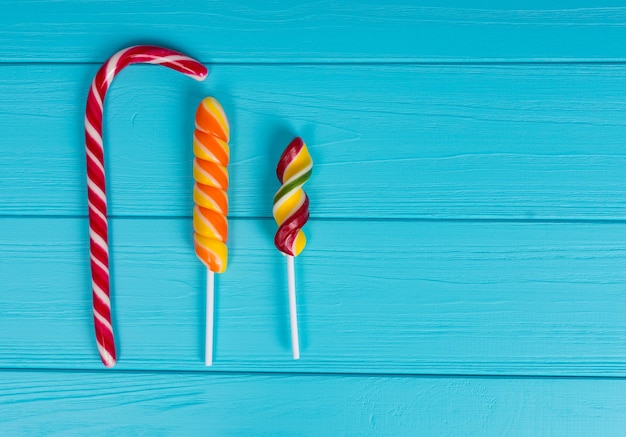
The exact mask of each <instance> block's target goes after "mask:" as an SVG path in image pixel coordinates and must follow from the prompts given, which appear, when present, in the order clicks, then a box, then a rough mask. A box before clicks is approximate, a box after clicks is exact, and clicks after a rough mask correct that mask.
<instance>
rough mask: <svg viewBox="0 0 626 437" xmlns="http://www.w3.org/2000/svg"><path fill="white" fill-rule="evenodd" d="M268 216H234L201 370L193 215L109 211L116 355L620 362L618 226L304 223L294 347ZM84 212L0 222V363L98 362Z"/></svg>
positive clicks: (419, 362) (274, 366)
mask: <svg viewBox="0 0 626 437" xmlns="http://www.w3.org/2000/svg"><path fill="white" fill-rule="evenodd" d="M274 229H275V225H274V224H273V222H272V221H271V220H233V221H232V224H231V240H230V242H229V244H230V248H231V256H230V265H229V270H228V271H227V272H226V273H225V274H223V275H221V276H219V278H218V286H217V290H218V295H217V296H218V297H217V322H216V342H217V343H216V353H215V360H216V362H215V366H214V367H213V369H205V368H204V367H203V360H202V356H203V349H202V348H203V346H202V345H203V323H204V322H203V321H204V314H203V308H204V302H203V291H204V283H203V278H204V271H203V267H202V266H201V264H200V263H199V261H197V260H196V259H195V257H194V254H193V251H192V242H191V223H190V220H188V219H184V220H183V219H179V220H166V219H162V220H146V219H126V220H122V219H117V220H113V221H112V234H111V243H112V246H111V247H112V248H111V253H112V272H113V284H114V289H113V290H114V291H113V296H114V313H115V315H116V317H115V321H114V323H115V327H116V329H117V333H118V340H119V341H118V342H119V347H120V349H119V352H120V353H119V363H118V366H119V368H120V369H161V370H172V369H178V370H238V371H270V372H280V371H290V372H322V373H327V372H347V373H355V372H356V373H431V374H523V375H622V376H623V375H624V374H626V359H625V357H626V334H625V333H626V320H625V319H624V316H623V315H624V312H625V311H626V306H625V305H626V304H625V302H626V299H625V298H624V297H625V296H624V293H625V290H626V276H625V275H624V265H626V226H625V225H624V224H623V223H622V224H606V223H605V224H598V223H592V224H588V223H570V224H565V223H543V224H538V223H531V224H529V223H483V222H477V223H472V222H384V221H382V222H379V221H371V222H358V221H357V222H354V221H313V222H312V223H310V225H309V226H308V228H307V234H308V236H309V244H308V245H307V248H306V250H305V252H304V253H303V255H302V256H301V257H299V258H298V260H297V269H298V270H297V275H298V283H299V287H298V290H299V312H300V323H301V325H300V326H301V337H302V338H301V339H302V359H301V360H300V361H299V362H295V361H293V360H292V359H291V354H290V343H289V329H288V326H289V325H288V310H287V299H286V290H285V266H284V264H283V263H284V261H283V258H282V257H281V256H280V255H279V253H278V252H277V251H276V249H275V248H274V247H273V244H272V233H273V232H274ZM86 240H87V224H86V220H84V219H2V220H0V284H3V290H4V291H3V292H2V293H1V294H0V314H2V317H0V332H2V333H3V334H2V340H1V341H0V366H3V367H20V368H72V369H79V368H100V367H101V363H100V361H99V358H98V356H97V351H96V348H95V344H94V339H93V333H92V320H91V317H92V312H91V296H90V288H89V287H90V286H89V273H88V264H87V262H88V253H87V241H86Z"/></svg>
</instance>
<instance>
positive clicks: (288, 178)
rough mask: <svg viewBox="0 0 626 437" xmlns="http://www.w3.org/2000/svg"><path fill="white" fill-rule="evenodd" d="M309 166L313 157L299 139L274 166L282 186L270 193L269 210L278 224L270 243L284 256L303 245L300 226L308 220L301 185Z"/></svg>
mask: <svg viewBox="0 0 626 437" xmlns="http://www.w3.org/2000/svg"><path fill="white" fill-rule="evenodd" d="M312 169H313V160H312V159H311V155H309V152H308V149H307V147H306V144H304V141H302V139H301V138H299V137H297V138H294V140H293V141H292V142H291V143H290V144H289V145H288V146H287V148H286V149H285V151H284V152H283V154H282V155H281V157H280V159H279V161H278V165H277V167H276V175H277V176H278V180H279V181H280V183H281V184H282V186H281V187H280V189H279V190H278V192H277V193H276V195H275V196H274V207H273V210H272V213H273V215H274V218H275V219H276V223H278V231H277V232H276V235H275V237H274V244H275V245H276V248H278V250H280V251H281V252H282V253H284V254H286V255H291V256H297V255H299V254H300V252H302V250H303V249H304V246H305V244H306V237H305V235H304V232H302V228H303V227H304V225H305V224H306V222H307V221H308V219H309V198H308V196H307V195H306V193H305V192H304V190H303V189H302V186H303V185H304V184H305V183H306V181H307V180H308V179H309V177H310V176H311V172H312Z"/></svg>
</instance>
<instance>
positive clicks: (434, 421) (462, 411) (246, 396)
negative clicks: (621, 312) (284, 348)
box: [0, 371, 626, 436]
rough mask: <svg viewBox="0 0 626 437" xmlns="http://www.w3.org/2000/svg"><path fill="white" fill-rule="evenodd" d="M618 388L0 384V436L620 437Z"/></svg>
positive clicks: (154, 378) (33, 377)
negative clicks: (335, 436)
mask: <svg viewBox="0 0 626 437" xmlns="http://www.w3.org/2000/svg"><path fill="white" fill-rule="evenodd" d="M625 384H626V382H625V381H624V380H623V379H617V380H611V379H571V378H561V379H516V378H434V377H355V376H350V377H345V376H344V377H338V376H324V375H320V376H294V375H291V376H290V375H280V376H268V375H246V374H243V375H228V374H223V375H207V374H201V373H163V374H158V373H122V374H120V373H115V374H111V373H108V372H78V373H67V372H28V371H20V372H17V371H13V372H12V371H3V372H0V385H1V386H2V392H1V393H2V396H0V423H1V424H2V427H3V433H5V434H6V435H11V436H31V435H42V434H45V435H72V436H73V435H78V436H84V435H94V436H99V435H140V436H143V435H146V436H148V435H150V436H155V435H159V436H160V435H258V436H263V435H271V436H279V435H303V436H326V435H355V436H356V435H394V436H414V435H421V436H458V435H475V436H493V435H507V436H518V435H519V436H527V435H567V436H588V435H602V436H621V435H623V430H624V428H625V427H626V413H624V412H625V411H626V405H625V404H624V396H623V394H624V390H626V386H625Z"/></svg>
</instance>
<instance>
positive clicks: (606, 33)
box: [0, 0, 626, 62]
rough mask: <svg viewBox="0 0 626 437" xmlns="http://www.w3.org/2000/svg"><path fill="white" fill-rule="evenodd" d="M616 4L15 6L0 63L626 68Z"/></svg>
mask: <svg viewBox="0 0 626 437" xmlns="http://www.w3.org/2000/svg"><path fill="white" fill-rule="evenodd" d="M625 23H626V8H624V4H623V2H622V1H617V0H602V1H591V0H577V1H569V2H567V5H551V4H546V2H541V1H536V0H535V1H524V2H507V3H502V2H495V1H493V0H481V1H474V2H472V4H471V6H468V4H467V2H463V1H460V0H445V1H432V0H422V1H419V2H416V1H414V0H395V1H394V2H385V3H381V2H378V1H375V0H369V1H362V2H359V4H358V7H355V4H354V2H351V1H348V0H341V1H336V0H324V1H315V2H312V1H285V0H282V1H280V2H271V3H266V4H261V3H259V2H257V1H252V0H247V1H238V2H236V3H230V2H229V3H224V2H218V1H200V0H195V1H187V2H184V4H180V3H173V2H170V1H156V2H142V1H124V2H119V1H118V2H115V3H114V4H111V2H110V1H106V0H101V1H90V2H78V3H77V2H68V1H65V2H58V1H57V2H49V1H46V0H29V1H24V0H11V1H4V2H3V4H2V14H0V29H1V30H0V46H1V47H2V51H1V52H0V61H4V62H16V61H29V62H42V61H43V62H102V61H104V60H105V59H106V57H108V56H109V55H110V54H111V53H112V52H114V51H116V50H118V49H120V48H121V47H123V46H125V45H128V44H129V43H139V42H153V43H161V44H167V45H172V46H175V47H177V48H180V49H185V50H187V51H189V52H191V53H192V54H194V55H195V56H198V57H200V58H201V59H202V60H204V61H206V62H275V61H280V62H303V61H305V62H312V61H315V62H318V61H345V60H350V61H354V60H365V61H395V62H416V61H419V62H430V61H434V62H441V61H467V60H471V61H475V60H478V61H493V60H505V61H510V60H512V61H517V60H531V61H537V60H541V61H544V60H549V61H554V60H557V61H561V60H619V61H623V60H624V53H623V50H622V47H623V46H624V42H626V27H625V26H624V24H625Z"/></svg>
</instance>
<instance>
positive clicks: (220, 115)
mask: <svg viewBox="0 0 626 437" xmlns="http://www.w3.org/2000/svg"><path fill="white" fill-rule="evenodd" d="M229 140H230V127H229V126H228V119H227V118H226V114H225V113H224V109H223V108H222V105H220V104H219V102H218V101H217V100H215V99H214V98H213V97H207V98H205V99H204V100H202V102H201V103H200V106H198V110H197V111H196V130H195V131H194V134H193V153H194V155H195V159H194V161H193V177H194V179H195V180H196V184H195V186H194V188H193V199H194V202H195V204H196V206H195V207H194V209H193V229H194V234H193V239H194V248H195V251H196V255H197V256H198V258H199V259H200V261H202V263H203V264H204V265H205V266H206V267H207V302H206V307H207V309H206V349H205V364H206V365H207V366H210V365H211V364H213V312H214V308H213V302H214V287H215V283H214V274H213V273H214V272H215V273H223V272H224V271H225V270H226V266H227V264H228V247H227V246H226V239H227V238H228V221H227V219H226V216H227V214H228V196H227V194H226V190H227V189H228V169H227V168H226V166H227V165H228V161H229V159H230V148H229V147H228V141H229Z"/></svg>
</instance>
